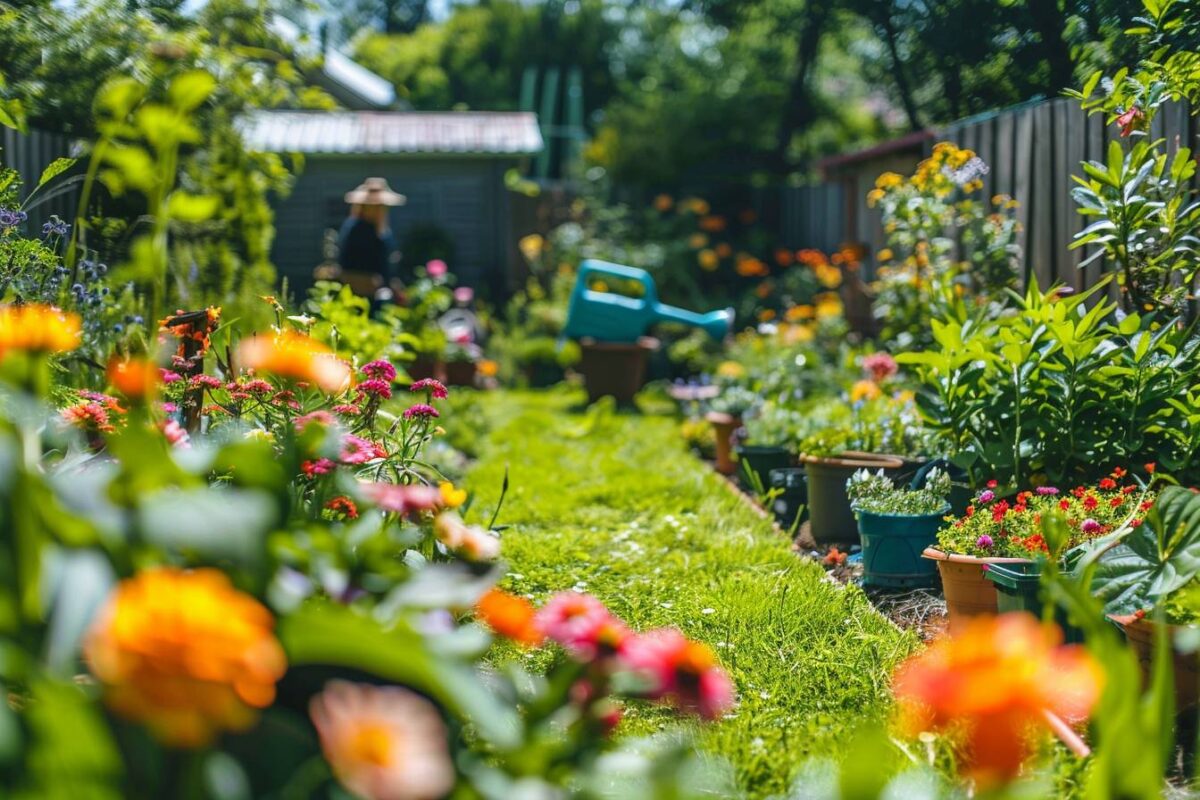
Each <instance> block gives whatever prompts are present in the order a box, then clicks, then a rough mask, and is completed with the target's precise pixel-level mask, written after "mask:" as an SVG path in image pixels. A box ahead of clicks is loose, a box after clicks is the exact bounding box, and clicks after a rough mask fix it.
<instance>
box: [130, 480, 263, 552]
mask: <svg viewBox="0 0 1200 800" xmlns="http://www.w3.org/2000/svg"><path fill="white" fill-rule="evenodd" d="M278 516H279V506H278V504H277V503H276V502H275V499H274V498H273V497H272V496H271V495H269V494H267V493H266V492H261V491H258V490H254V489H237V488H224V489H213V488H208V487H196V488H192V489H175V488H170V489H164V490H163V491H161V492H157V493H155V494H153V495H151V496H150V497H148V498H146V499H145V501H144V502H142V504H141V506H140V507H139V508H138V524H139V525H140V527H141V530H142V533H143V535H144V536H145V537H146V540H147V541H149V542H152V543H154V544H158V545H160V546H162V547H167V548H170V549H173V550H180V551H183V552H190V553H198V554H200V555H202V556H206V557H208V558H231V559H234V560H235V561H237V562H239V563H242V564H247V563H253V562H254V561H256V560H257V559H258V557H259V556H260V554H261V553H262V550H263V538H264V537H265V536H266V534H267V531H269V530H270V529H271V528H272V527H273V526H274V525H275V523H276V521H277V519H278Z"/></svg>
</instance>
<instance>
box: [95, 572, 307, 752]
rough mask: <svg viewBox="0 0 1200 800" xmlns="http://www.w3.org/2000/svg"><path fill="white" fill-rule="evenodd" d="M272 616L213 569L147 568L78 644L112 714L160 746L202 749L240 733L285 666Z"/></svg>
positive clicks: (122, 588)
mask: <svg viewBox="0 0 1200 800" xmlns="http://www.w3.org/2000/svg"><path fill="white" fill-rule="evenodd" d="M273 626H274V620H273V619H272V617H271V613H270V612H269V611H268V610H267V609H266V608H265V607H264V606H263V605H262V604H261V603H259V602H258V601H257V600H255V599H254V598H253V597H251V596H250V595H248V594H245V593H243V592H240V591H238V590H237V589H235V588H234V587H233V585H232V584H231V583H230V582H229V578H227V577H226V576H225V574H224V573H222V572H220V571H218V570H215V569H198V570H194V571H187V570H181V569H176V568H173V567H158V568H154V569H149V570H146V571H144V572H141V573H139V574H137V575H136V576H134V577H132V578H129V579H128V580H124V581H122V582H121V583H120V584H119V585H118V586H117V588H116V590H115V591H114V592H113V593H112V595H111V596H110V597H109V599H108V602H107V604H106V605H105V607H104V609H103V610H102V611H101V612H100V614H99V615H98V617H97V618H96V621H95V622H94V623H93V625H92V628H91V630H90V631H89V633H88V635H87V638H86V640H85V642H84V655H85V657H86V658H87V661H88V664H89V665H90V666H91V670H92V673H93V674H94V675H95V676H96V677H97V678H98V679H99V680H100V681H101V682H102V683H103V684H104V685H105V695H104V697H105V701H106V702H107V703H108V705H109V707H110V708H112V709H113V711H114V712H116V713H117V714H119V715H121V716H123V717H128V718H129V719H133V720H136V721H138V722H141V723H143V724H145V725H146V726H147V727H148V728H149V729H150V730H151V732H153V733H154V734H155V736H157V737H158V738H159V739H161V740H162V741H163V742H165V743H167V744H169V745H172V746H176V747H203V746H204V745H206V744H208V743H209V742H210V741H212V739H213V738H214V737H215V736H216V735H217V734H218V733H219V732H220V731H223V730H245V729H246V728H248V727H250V726H251V725H253V724H254V721H255V719H256V718H257V712H256V709H259V708H265V707H266V706H268V705H270V704H271V702H272V701H273V700H274V699H275V683H276V682H277V681H278V680H279V679H280V677H282V676H283V673H284V671H285V670H286V669H287V662H286V659H285V656H284V653H283V648H282V647H281V646H280V644H279V642H278V640H276V638H275V636H274V634H273V632H272V628H273Z"/></svg>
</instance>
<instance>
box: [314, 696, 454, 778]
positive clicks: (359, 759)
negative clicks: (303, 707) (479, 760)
mask: <svg viewBox="0 0 1200 800" xmlns="http://www.w3.org/2000/svg"><path fill="white" fill-rule="evenodd" d="M308 713H309V716H310V717H312V721H313V725H314V726H315V727H316V729H317V735H318V736H319V737H320V739H321V751H322V752H323V753H324V754H325V760H326V761H328V762H329V766H331V767H332V768H333V774H334V775H336V776H337V779H338V780H339V781H340V782H341V784H342V785H343V786H345V787H346V788H347V789H349V790H350V791H351V792H352V793H353V794H354V795H355V796H357V797H361V798H364V800H435V798H439V797H445V796H446V795H447V794H449V793H450V790H451V789H453V788H454V766H453V765H452V764H451V762H450V752H449V748H448V747H447V745H446V726H445V724H444V723H443V722H442V718H441V715H439V714H438V712H437V709H436V708H434V706H433V704H432V703H430V702H429V701H428V700H426V699H425V698H423V697H421V696H420V695H417V694H414V693H413V692H410V691H409V690H407V689H402V688H401V687H399V686H367V685H365V684H360V683H348V682H346V681H330V682H329V683H327V684H325V690H324V691H322V692H321V693H320V694H318V695H316V696H315V697H313V699H312V702H311V703H310V704H309V709H308Z"/></svg>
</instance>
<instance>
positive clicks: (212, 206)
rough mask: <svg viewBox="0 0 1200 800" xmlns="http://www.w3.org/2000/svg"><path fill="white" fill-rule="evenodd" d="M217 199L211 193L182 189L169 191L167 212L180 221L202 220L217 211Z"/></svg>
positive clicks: (209, 217)
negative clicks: (190, 191) (197, 192)
mask: <svg viewBox="0 0 1200 800" xmlns="http://www.w3.org/2000/svg"><path fill="white" fill-rule="evenodd" d="M219 202H220V201H219V200H218V199H217V198H216V197H214V196H212V195H200V194H190V193H188V192H184V191H174V192H171V198H170V199H169V200H168V201H167V213H168V214H169V215H170V216H171V219H174V220H178V221H180V222H204V221H206V220H209V219H212V216H213V214H215V213H217V205H218V204H219Z"/></svg>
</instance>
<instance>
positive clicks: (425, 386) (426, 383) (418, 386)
mask: <svg viewBox="0 0 1200 800" xmlns="http://www.w3.org/2000/svg"><path fill="white" fill-rule="evenodd" d="M408 390H409V391H410V392H429V396H430V397H433V398H434V399H436V400H441V399H442V398H444V397H446V396H447V395H448V394H449V393H448V392H447V391H446V387H445V386H443V385H442V382H441V381H435V380H434V379H433V378H422V379H421V380H419V381H417V382H416V383H414V384H413V385H412V386H410V387H408Z"/></svg>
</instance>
